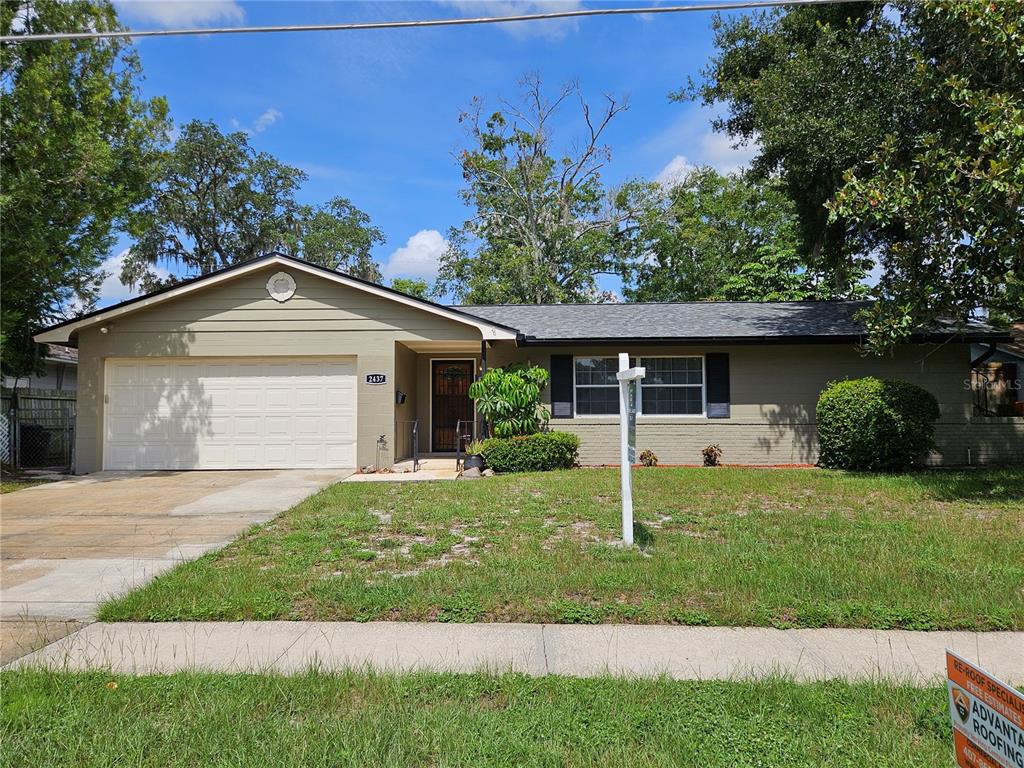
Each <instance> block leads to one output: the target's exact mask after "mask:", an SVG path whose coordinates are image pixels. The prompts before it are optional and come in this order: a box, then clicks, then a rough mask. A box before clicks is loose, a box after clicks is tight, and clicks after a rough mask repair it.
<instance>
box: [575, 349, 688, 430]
mask: <svg viewBox="0 0 1024 768" xmlns="http://www.w3.org/2000/svg"><path fill="white" fill-rule="evenodd" d="M630 357H634V356H633V355H630ZM635 357H636V359H637V361H638V365H640V366H643V364H644V363H643V361H644V360H645V359H648V360H649V359H651V358H673V359H677V358H687V359H692V358H700V377H701V383H700V384H649V385H648V386H658V387H679V388H684V387H685V388H691V389H692V388H694V387H698V386H699V387H700V413H644V409H643V402H644V394H643V392H644V385H643V382H642V381H641V382H640V386H639V387H637V393H636V408H637V411H636V415H637V418H643V419H645V420H647V419H652V420H659V421H660V420H671V419H706V418H707V416H708V376H707V359H706V356H705V355H636V356H635ZM595 358H598V359H605V360H616V359H617V358H615V357H614V356H613V355H573V357H572V417H573V418H574V419H617V418H618V417H619V414H617V413H579V412H578V411H577V409H576V388H577V387H578V386H582V387H592V388H594V389H598V388H602V387H603V388H607V389H612V388H613V387H614V388H615V389H618V388H619V385H618V383H615V384H577V383H576V361H577V360H593V359H595Z"/></svg>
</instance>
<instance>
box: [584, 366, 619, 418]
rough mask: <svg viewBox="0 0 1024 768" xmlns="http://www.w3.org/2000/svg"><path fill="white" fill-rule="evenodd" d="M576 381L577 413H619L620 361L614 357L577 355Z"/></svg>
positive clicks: (585, 414) (587, 414)
mask: <svg viewBox="0 0 1024 768" xmlns="http://www.w3.org/2000/svg"><path fill="white" fill-rule="evenodd" d="M573 370H574V376H575V381H576V413H578V414H580V415H583V416H598V415H604V414H617V413H618V412H619V381H618V379H616V378H615V374H616V373H617V372H618V370H619V361H618V360H617V359H616V358H614V357H577V358H576V361H575V364H574V365H573Z"/></svg>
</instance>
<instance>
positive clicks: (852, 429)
mask: <svg viewBox="0 0 1024 768" xmlns="http://www.w3.org/2000/svg"><path fill="white" fill-rule="evenodd" d="M938 418H939V404H938V402H937V401H936V400H935V396H934V395H932V394H931V393H930V392H928V391H927V390H925V389H922V388H921V387H919V386H917V385H916V384H911V383H909V382H906V381H896V380H892V379H876V378H874V377H872V376H868V377H865V378H863V379H851V380H847V381H833V382H830V383H829V384H828V386H826V387H825V390H824V391H823V392H822V393H821V396H820V397H819V398H818V441H819V444H820V451H819V457H818V464H820V465H821V466H823V467H831V468H835V469H860V470H897V469H904V468H906V467H910V466H912V465H913V464H914V463H915V462H917V461H918V460H919V459H920V458H921V456H922V455H923V454H925V453H926V452H927V451H928V450H930V449H931V448H932V447H933V446H934V437H935V421H936V420H937V419H938Z"/></svg>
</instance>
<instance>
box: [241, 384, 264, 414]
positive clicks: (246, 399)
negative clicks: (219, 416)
mask: <svg viewBox="0 0 1024 768" xmlns="http://www.w3.org/2000/svg"><path fill="white" fill-rule="evenodd" d="M262 395H263V393H262V391H260V390H259V389H256V388H254V387H253V388H250V387H239V388H238V389H236V390H235V408H236V409H238V410H253V411H255V410H259V409H261V408H262V402H261V401H262V400H263V397H262Z"/></svg>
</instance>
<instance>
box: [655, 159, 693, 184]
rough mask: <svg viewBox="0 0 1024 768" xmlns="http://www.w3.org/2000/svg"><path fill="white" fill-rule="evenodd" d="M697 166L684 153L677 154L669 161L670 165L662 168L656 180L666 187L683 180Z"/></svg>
mask: <svg viewBox="0 0 1024 768" xmlns="http://www.w3.org/2000/svg"><path fill="white" fill-rule="evenodd" d="M695 167H696V166H694V164H693V163H691V162H690V161H689V160H687V159H686V157H685V156H683V155H676V156H675V157H673V158H672V159H671V160H669V161H668V165H666V166H665V167H664V168H662V169H661V170H660V171H659V172H658V175H657V176H655V177H654V180H655V181H656V182H658V183H659V184H661V185H662V186H664V187H671V186H672V185H673V184H676V183H678V182H680V181H682V180H683V177H684V176H686V174H688V173H689V172H690V171H692V170H693V169H694V168H695Z"/></svg>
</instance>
